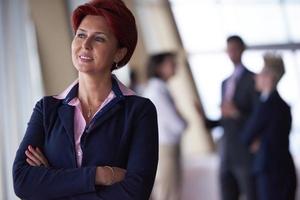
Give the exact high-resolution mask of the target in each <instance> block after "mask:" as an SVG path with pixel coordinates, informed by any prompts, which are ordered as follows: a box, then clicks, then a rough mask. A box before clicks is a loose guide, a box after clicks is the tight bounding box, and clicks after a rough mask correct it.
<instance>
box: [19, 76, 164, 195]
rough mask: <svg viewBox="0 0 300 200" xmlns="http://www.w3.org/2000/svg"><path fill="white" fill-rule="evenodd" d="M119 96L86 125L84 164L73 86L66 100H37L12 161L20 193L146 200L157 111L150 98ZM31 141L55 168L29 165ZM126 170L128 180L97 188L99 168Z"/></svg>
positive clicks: (152, 166) (154, 158)
mask: <svg viewBox="0 0 300 200" xmlns="http://www.w3.org/2000/svg"><path fill="white" fill-rule="evenodd" d="M113 91H114V93H115V94H116V98H114V99H113V100H112V101H111V102H109V103H108V104H107V105H106V106H105V107H104V108H103V109H102V110H101V111H100V112H99V113H98V114H97V115H96V116H95V118H94V119H93V120H92V121H91V123H90V124H89V125H88V126H87V127H86V129H85V131H84V133H83V136H82V138H81V148H82V151H83V160H82V166H81V167H78V166H77V164H76V156H75V144H74V136H73V134H74V133H73V132H74V131H73V129H74V128H73V127H74V126H73V125H74V107H73V106H70V105H68V102H69V101H70V100H72V99H73V98H74V97H75V96H76V95H77V93H78V85H76V86H74V87H73V89H72V90H71V91H70V92H69V94H68V95H67V97H66V98H65V99H63V100H59V99H55V98H53V97H51V96H48V97H44V98H43V99H41V100H40V101H39V102H37V104H36V106H35V108H34V111H33V114H32V116H31V119H30V121H29V123H28V127H27V130H26V133H25V136H24V138H23V141H22V142H21V144H20V147H19V149H18V151H17V153H16V157H15V161H14V164H13V182H14V189H15V193H16V194H17V196H19V197H20V198H22V199H28V200H47V199H60V200H62V199H64V200H100V199H102V200H146V199H149V196H150V193H151V190H152V187H153V183H154V179H155V174H156V168H157V162H158V128H157V115H156V109H155V107H154V105H153V104H152V102H151V101H150V100H149V99H146V98H142V97H138V96H123V94H122V92H121V91H120V89H119V87H118V84H117V82H116V81H113ZM28 145H32V146H35V147H40V148H41V149H42V150H43V152H44V154H45V156H46V157H47V159H48V161H49V164H50V166H51V167H49V168H47V167H32V166H30V165H28V164H27V163H26V160H25V159H26V155H25V150H26V149H27V147H28ZM106 165H109V166H116V167H121V168H124V169H126V170H127V173H126V177H125V179H124V180H123V181H122V182H120V183H116V184H114V185H112V186H107V187H105V186H100V187H96V186H95V172H96V166H106Z"/></svg>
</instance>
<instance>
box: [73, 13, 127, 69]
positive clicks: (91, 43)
mask: <svg viewBox="0 0 300 200" xmlns="http://www.w3.org/2000/svg"><path fill="white" fill-rule="evenodd" d="M126 52H127V50H126V48H119V47H118V41H117V39H116V37H115V36H114V34H113V33H112V31H111V30H110V28H109V26H108V25H107V22H106V21H105V19H104V17H102V16H94V15H87V16H86V17H85V18H84V19H83V20H82V21H81V24H80V25H79V27H78V29H77V31H76V35H75V37H74V39H73V41H72V61H73V64H74V66H75V68H76V69H77V70H78V71H79V72H83V73H105V72H107V73H108V72H109V73H110V71H111V68H112V66H113V63H114V62H115V63H118V62H119V61H120V60H122V58H123V57H124V56H125V55H126Z"/></svg>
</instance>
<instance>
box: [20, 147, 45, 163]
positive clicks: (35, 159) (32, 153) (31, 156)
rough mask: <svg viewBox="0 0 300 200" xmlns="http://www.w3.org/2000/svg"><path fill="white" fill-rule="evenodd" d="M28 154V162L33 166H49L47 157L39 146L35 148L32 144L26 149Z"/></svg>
mask: <svg viewBox="0 0 300 200" xmlns="http://www.w3.org/2000/svg"><path fill="white" fill-rule="evenodd" d="M25 154H26V156H27V159H26V162H27V163H28V164H30V165H31V166H41V165H44V166H49V164H48V161H47V159H46V158H45V156H44V154H43V153H42V151H41V150H40V149H39V148H35V149H34V148H33V147H32V146H31V145H29V146H28V149H27V150H26V151H25Z"/></svg>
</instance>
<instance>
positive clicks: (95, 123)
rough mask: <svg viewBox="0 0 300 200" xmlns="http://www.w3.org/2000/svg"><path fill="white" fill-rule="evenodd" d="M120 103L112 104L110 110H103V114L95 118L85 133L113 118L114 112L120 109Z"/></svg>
mask: <svg viewBox="0 0 300 200" xmlns="http://www.w3.org/2000/svg"><path fill="white" fill-rule="evenodd" d="M121 107H122V106H121V105H120V102H115V103H112V105H111V106H110V108H108V109H107V110H103V111H104V112H100V113H99V115H98V116H96V118H95V120H93V121H92V123H91V124H90V125H89V126H88V129H87V132H90V131H91V130H92V129H95V128H97V127H99V126H100V125H101V124H103V122H105V121H106V120H107V119H109V118H110V117H111V116H113V115H114V114H115V113H116V112H118V111H119V110H120V109H121Z"/></svg>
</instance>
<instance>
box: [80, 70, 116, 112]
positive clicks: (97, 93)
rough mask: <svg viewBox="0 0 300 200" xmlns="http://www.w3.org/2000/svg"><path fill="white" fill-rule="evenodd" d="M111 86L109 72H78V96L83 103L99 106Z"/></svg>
mask: <svg viewBox="0 0 300 200" xmlns="http://www.w3.org/2000/svg"><path fill="white" fill-rule="evenodd" d="M111 88H112V80H111V73H109V74H108V73H107V74H104V75H97V76H96V75H94V76H93V75H87V74H83V73H79V89H78V98H79V99H80V101H81V103H83V104H85V105H88V106H91V107H96V106H99V104H101V103H102V102H103V101H104V100H105V99H106V97H107V96H108V94H109V93H110V91H111Z"/></svg>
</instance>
